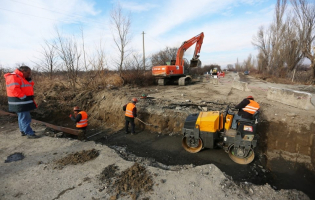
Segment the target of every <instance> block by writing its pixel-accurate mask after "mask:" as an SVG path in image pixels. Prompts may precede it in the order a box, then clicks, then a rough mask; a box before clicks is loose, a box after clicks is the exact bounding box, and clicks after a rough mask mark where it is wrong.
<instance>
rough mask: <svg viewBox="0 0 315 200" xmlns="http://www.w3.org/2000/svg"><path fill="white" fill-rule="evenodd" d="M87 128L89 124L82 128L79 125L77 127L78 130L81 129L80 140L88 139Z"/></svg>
mask: <svg viewBox="0 0 315 200" xmlns="http://www.w3.org/2000/svg"><path fill="white" fill-rule="evenodd" d="M86 128H87V126H86V127H82V128H78V127H77V130H80V131H81V133H79V135H78V139H79V140H84V139H86V136H85V134H86Z"/></svg>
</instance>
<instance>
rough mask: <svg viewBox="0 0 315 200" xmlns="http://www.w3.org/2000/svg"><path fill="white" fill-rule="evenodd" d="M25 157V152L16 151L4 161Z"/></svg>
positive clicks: (8, 161)
mask: <svg viewBox="0 0 315 200" xmlns="http://www.w3.org/2000/svg"><path fill="white" fill-rule="evenodd" d="M23 159H24V155H23V153H14V154H11V155H9V156H8V157H7V159H6V160H5V161H4V163H10V162H15V161H18V160H23Z"/></svg>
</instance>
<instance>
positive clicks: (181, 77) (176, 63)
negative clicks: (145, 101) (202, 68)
mask: <svg viewBox="0 0 315 200" xmlns="http://www.w3.org/2000/svg"><path fill="white" fill-rule="evenodd" d="M203 38H204V34H203V32H202V33H200V34H199V35H197V36H195V37H193V38H191V39H190V40H187V41H185V42H183V44H182V45H181V46H180V47H179V49H178V51H177V55H176V60H171V63H170V65H161V66H154V67H152V75H153V76H155V77H157V78H158V85H166V84H169V83H176V82H178V85H187V84H189V83H190V82H191V81H192V78H191V76H189V75H188V72H186V71H185V70H184V63H185V61H184V59H183V56H184V53H185V51H186V50H187V49H188V48H189V47H191V46H192V45H193V44H195V43H196V47H195V52H194V55H193V58H192V59H191V60H190V66H189V67H190V68H193V67H197V66H198V63H199V62H200V60H199V53H200V49H201V45H202V42H203Z"/></svg>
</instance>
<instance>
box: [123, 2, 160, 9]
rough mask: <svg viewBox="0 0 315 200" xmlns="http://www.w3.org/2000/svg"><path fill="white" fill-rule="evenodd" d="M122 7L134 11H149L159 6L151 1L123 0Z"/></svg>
mask: <svg viewBox="0 0 315 200" xmlns="http://www.w3.org/2000/svg"><path fill="white" fill-rule="evenodd" d="M120 3H121V7H122V8H123V9H126V10H130V11H132V12H142V11H148V10H151V9H152V8H155V7H158V6H157V5H156V4H151V3H141V4H140V3H136V2H131V1H122V2H120Z"/></svg>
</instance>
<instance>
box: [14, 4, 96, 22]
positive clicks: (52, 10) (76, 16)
mask: <svg viewBox="0 0 315 200" xmlns="http://www.w3.org/2000/svg"><path fill="white" fill-rule="evenodd" d="M11 1H13V2H16V3H20V4H24V5H27V6H30V7H34V8H40V9H43V10H47V11H50V12H54V13H59V14H62V15H66V16H70V17H81V18H83V16H81V15H69V14H67V13H63V12H59V11H56V10H50V9H47V8H43V7H40V6H36V5H32V4H28V3H23V2H19V1H15V0H11ZM92 21H94V20H92ZM94 22H95V23H99V22H97V21H94Z"/></svg>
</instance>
